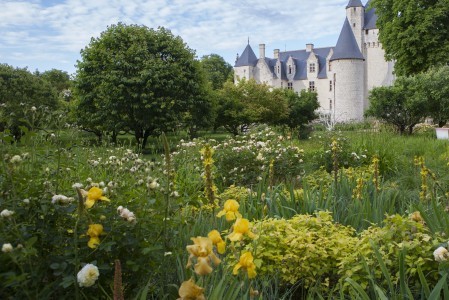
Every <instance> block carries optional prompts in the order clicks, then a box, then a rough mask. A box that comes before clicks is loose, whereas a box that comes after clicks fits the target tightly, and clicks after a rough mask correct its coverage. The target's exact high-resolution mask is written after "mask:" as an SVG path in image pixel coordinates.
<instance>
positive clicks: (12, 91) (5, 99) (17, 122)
mask: <svg viewBox="0 0 449 300" xmlns="http://www.w3.org/2000/svg"><path fill="white" fill-rule="evenodd" d="M57 106H58V101H57V97H56V94H55V92H54V90H53V89H52V87H51V86H50V85H49V84H48V83H47V82H46V81H44V80H43V79H42V78H40V77H38V76H36V75H34V74H32V73H31V72H29V71H28V70H27V69H26V68H25V69H20V68H14V67H12V66H9V65H7V64H0V131H3V130H5V129H8V130H10V131H11V133H12V134H13V135H14V137H15V138H16V140H19V139H20V137H21V135H22V131H21V129H20V127H21V126H25V127H27V128H28V129H35V128H37V127H39V126H41V125H42V124H40V122H41V121H42V119H41V118H42V113H41V111H43V110H45V109H49V110H54V109H56V108H57Z"/></svg>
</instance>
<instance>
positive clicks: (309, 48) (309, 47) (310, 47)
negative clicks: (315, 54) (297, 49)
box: [306, 44, 313, 52]
mask: <svg viewBox="0 0 449 300" xmlns="http://www.w3.org/2000/svg"><path fill="white" fill-rule="evenodd" d="M312 50H313V44H306V52H312Z"/></svg>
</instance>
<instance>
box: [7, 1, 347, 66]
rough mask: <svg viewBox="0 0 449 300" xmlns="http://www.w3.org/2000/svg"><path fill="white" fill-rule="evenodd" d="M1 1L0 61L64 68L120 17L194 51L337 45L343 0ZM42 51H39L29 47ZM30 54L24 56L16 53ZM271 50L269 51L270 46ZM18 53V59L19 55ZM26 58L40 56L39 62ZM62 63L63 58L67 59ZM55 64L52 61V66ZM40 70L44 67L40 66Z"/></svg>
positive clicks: (232, 54)
mask: <svg viewBox="0 0 449 300" xmlns="http://www.w3.org/2000/svg"><path fill="white" fill-rule="evenodd" d="M52 3H53V4H48V2H47V3H46V1H37V0H34V1H13V0H9V1H2V0H0V20H2V21H1V22H0V29H1V30H2V35H0V59H1V60H2V61H0V62H1V63H9V64H12V65H18V64H19V63H20V64H28V65H30V66H35V65H36V67H38V66H39V65H44V64H47V66H48V67H47V68H52V67H54V68H59V67H58V63H59V62H61V64H63V65H65V66H67V61H72V63H71V64H72V66H71V67H69V68H71V69H70V70H67V71H69V72H73V71H74V68H73V65H74V64H75V63H76V59H78V58H79V51H80V49H82V48H84V47H85V46H86V45H88V43H89V41H90V38H91V37H98V36H99V35H100V33H101V32H102V31H104V30H105V29H106V27H107V26H108V25H110V24H115V23H117V22H119V21H121V22H124V23H127V24H143V25H146V26H148V27H150V28H157V27H158V26H164V27H166V28H168V29H170V30H172V32H173V33H174V34H176V35H180V36H181V37H182V38H183V39H184V41H185V42H186V43H187V44H188V45H189V47H190V48H192V49H196V50H197V53H198V55H199V56H201V55H204V54H209V53H217V54H220V55H222V56H223V57H225V59H227V60H228V61H229V62H231V63H232V62H233V59H234V57H235V54H236V53H237V52H239V53H240V52H241V51H242V50H243V49H244V47H245V46H246V40H247V38H248V37H250V40H251V44H252V45H253V48H254V50H256V49H255V47H257V46H256V45H257V44H258V43H265V44H267V50H268V49H270V48H271V49H272V48H281V49H283V48H284V47H286V48H288V49H290V50H292V49H301V48H304V46H305V43H307V42H312V43H313V42H317V43H325V42H326V41H329V43H328V44H325V45H321V46H332V45H333V43H335V41H336V39H337V37H338V33H339V32H340V29H341V26H342V25H343V21H344V17H345V5H346V4H347V1H339V0H315V1H309V0H299V1H298V0H295V1H293V0H286V1H282V2H280V1H272V0H260V1H254V0H246V1H238V0H229V1H225V0H203V1H202V0H152V1H144V0H128V1H121V0H95V1H92V0H59V1H58V0H55V1H52ZM34 52H39V53H34ZM19 53H27V54H29V55H28V57H29V58H28V59H27V55H18V54H19ZM268 53H269V52H268ZM18 57H20V60H19V59H18ZM31 59H36V60H37V59H38V60H39V61H40V64H36V62H35V61H32V60H31ZM64 62H65V63H64ZM52 63H53V65H51V64H52ZM39 68H41V67H39Z"/></svg>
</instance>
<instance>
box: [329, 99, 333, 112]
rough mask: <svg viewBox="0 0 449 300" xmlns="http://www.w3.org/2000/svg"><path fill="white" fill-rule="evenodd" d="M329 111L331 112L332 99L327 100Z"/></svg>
mask: <svg viewBox="0 0 449 300" xmlns="http://www.w3.org/2000/svg"><path fill="white" fill-rule="evenodd" d="M329 109H330V110H332V99H329Z"/></svg>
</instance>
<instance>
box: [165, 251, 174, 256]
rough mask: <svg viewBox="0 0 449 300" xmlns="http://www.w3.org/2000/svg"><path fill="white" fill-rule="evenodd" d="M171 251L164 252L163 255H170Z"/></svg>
mask: <svg viewBox="0 0 449 300" xmlns="http://www.w3.org/2000/svg"><path fill="white" fill-rule="evenodd" d="M172 254H173V253H171V252H165V253H164V256H169V255H172Z"/></svg>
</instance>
